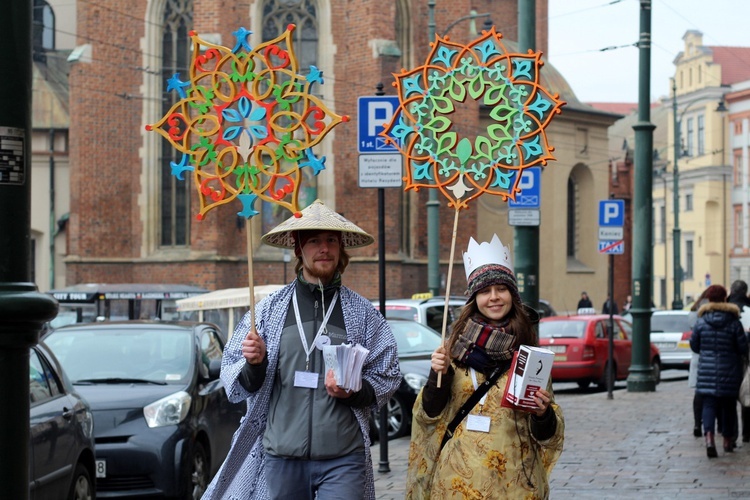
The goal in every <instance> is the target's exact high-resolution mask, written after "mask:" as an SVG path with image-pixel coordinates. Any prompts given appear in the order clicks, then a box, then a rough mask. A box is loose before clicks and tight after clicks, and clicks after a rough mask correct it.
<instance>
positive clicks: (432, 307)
mask: <svg viewBox="0 0 750 500" xmlns="http://www.w3.org/2000/svg"><path fill="white" fill-rule="evenodd" d="M372 303H373V305H374V306H375V308H376V309H378V310H380V309H379V307H380V302H379V301H378V300H373V301H372ZM464 305H466V297H459V296H451V297H450V298H449V299H448V320H447V323H446V325H450V324H451V323H452V322H453V321H454V320H456V319H457V318H458V315H459V314H461V309H462V308H463V306H464ZM444 310H445V297H441V296H437V297H429V298H424V299H419V298H416V299H415V298H412V299H388V300H386V301H385V316H386V318H388V319H410V320H412V321H416V322H418V323H422V324H423V325H427V326H429V327H430V328H432V329H433V330H436V331H438V332H442V330H443V311H444Z"/></svg>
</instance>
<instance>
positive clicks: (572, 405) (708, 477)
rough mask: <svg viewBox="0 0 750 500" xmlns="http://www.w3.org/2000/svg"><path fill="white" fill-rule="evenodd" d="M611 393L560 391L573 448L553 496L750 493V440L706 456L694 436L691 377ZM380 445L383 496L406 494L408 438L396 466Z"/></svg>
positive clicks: (555, 474)
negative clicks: (384, 467)
mask: <svg viewBox="0 0 750 500" xmlns="http://www.w3.org/2000/svg"><path fill="white" fill-rule="evenodd" d="M618 387H623V388H622V389H618V390H616V391H614V393H613V399H611V400H609V399H607V393H606V392H600V393H595V394H583V395H580V394H576V395H569V394H564V393H558V394H556V399H557V402H558V403H559V404H560V406H561V407H562V409H563V413H564V415H565V449H564V451H563V453H562V456H561V457H560V460H559V461H558V462H557V466H556V467H555V469H554V470H553V471H552V477H551V478H550V487H551V495H550V498H552V499H558V498H562V499H566V498H575V499H576V500H585V499H604V498H617V499H620V498H633V499H635V498H644V497H647V498H649V499H670V500H671V499H676V498H681V499H683V498H689V499H698V498H700V499H713V498H750V444H748V443H742V442H741V440H740V442H739V443H738V445H739V448H737V449H736V450H735V451H734V453H729V454H727V453H724V451H723V449H722V448H721V442H722V438H721V436H718V439H717V444H718V449H719V457H718V458H714V459H711V460H709V459H708V458H707V457H706V450H705V447H704V442H703V438H696V437H693V417H692V400H693V391H692V389H690V388H688V386H687V382H686V381H685V380H684V379H679V380H673V381H668V380H665V381H662V383H661V384H659V385H658V386H657V387H656V392H646V393H643V392H640V393H639V392H628V391H627V390H626V389H624V384H622V383H618ZM379 446H380V445H379V443H374V445H373V448H372V455H373V467H374V470H375V491H376V497H377V498H378V499H388V500H394V499H403V498H404V483H405V480H406V466H407V459H408V451H409V439H408V437H405V438H401V439H396V440H393V441H390V442H389V446H388V455H389V465H390V469H391V471H390V472H388V473H381V472H378V461H379V459H380V447H379Z"/></svg>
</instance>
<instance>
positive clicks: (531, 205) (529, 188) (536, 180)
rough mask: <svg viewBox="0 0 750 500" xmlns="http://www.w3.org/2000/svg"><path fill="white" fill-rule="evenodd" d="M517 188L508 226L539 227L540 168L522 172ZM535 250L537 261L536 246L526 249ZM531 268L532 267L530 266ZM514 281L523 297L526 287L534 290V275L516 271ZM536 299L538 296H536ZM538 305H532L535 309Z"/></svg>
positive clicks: (513, 179)
mask: <svg viewBox="0 0 750 500" xmlns="http://www.w3.org/2000/svg"><path fill="white" fill-rule="evenodd" d="M515 181H516V178H515V175H514V176H513V177H511V179H510V183H511V185H513V183H515ZM518 187H520V188H521V189H522V191H521V193H519V194H517V195H516V199H515V201H514V200H508V225H510V226H531V227H539V223H540V221H541V212H540V210H539V208H540V207H541V200H542V167H531V168H527V169H525V170H523V173H522V174H521V180H520V182H519V183H518ZM528 250H529V251H532V252H533V251H534V250H536V252H537V255H536V259H532V260H536V261H538V251H539V249H538V245H537V246H536V247H532V248H529V249H528ZM532 267H533V266H532ZM516 280H517V281H518V291H519V293H521V296H522V297H523V296H524V292H525V291H526V290H525V289H526V285H528V286H530V287H532V289H536V288H535V287H536V285H537V279H536V275H528V276H526V273H524V272H523V270H522V269H518V268H517V269H516ZM536 296H537V297H538V294H537V295H536ZM538 306H539V305H538V304H533V307H534V308H537V307H538Z"/></svg>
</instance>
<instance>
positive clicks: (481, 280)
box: [464, 234, 521, 303]
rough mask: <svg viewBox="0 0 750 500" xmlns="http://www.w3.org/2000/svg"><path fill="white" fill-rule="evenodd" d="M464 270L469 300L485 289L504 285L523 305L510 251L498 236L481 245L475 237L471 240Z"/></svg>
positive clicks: (494, 235)
mask: <svg viewBox="0 0 750 500" xmlns="http://www.w3.org/2000/svg"><path fill="white" fill-rule="evenodd" d="M464 270H465V271H466V283H467V284H468V287H467V289H466V295H468V296H469V298H471V297H473V296H474V294H475V293H477V292H478V291H479V290H481V289H483V288H486V287H488V286H491V285H500V284H503V285H505V286H507V287H508V290H510V293H511V295H513V298H514V300H516V301H517V302H518V303H521V295H520V294H519V293H518V285H517V284H516V277H515V275H514V274H513V263H512V262H511V260H510V249H509V248H508V247H507V246H504V245H503V243H502V241H500V238H498V237H497V235H496V234H493V235H492V240H490V241H489V242H486V241H485V242H482V243H481V244H479V243H477V242H476V240H475V239H474V238H473V237H472V238H470V239H469V247H468V248H467V249H466V252H464Z"/></svg>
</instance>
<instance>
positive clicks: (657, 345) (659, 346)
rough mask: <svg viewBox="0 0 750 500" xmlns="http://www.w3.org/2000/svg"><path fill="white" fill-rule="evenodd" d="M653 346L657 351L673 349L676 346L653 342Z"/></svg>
mask: <svg viewBox="0 0 750 500" xmlns="http://www.w3.org/2000/svg"><path fill="white" fill-rule="evenodd" d="M654 345H655V346H656V347H658V348H659V349H674V348H675V346H676V345H677V344H675V343H674V342H654Z"/></svg>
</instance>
